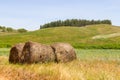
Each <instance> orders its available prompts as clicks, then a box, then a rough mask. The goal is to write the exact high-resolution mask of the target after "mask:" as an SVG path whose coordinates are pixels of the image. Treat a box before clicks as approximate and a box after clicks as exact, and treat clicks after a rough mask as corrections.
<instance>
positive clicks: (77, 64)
mask: <svg viewBox="0 0 120 80" xmlns="http://www.w3.org/2000/svg"><path fill="white" fill-rule="evenodd" d="M9 50H10V49H9V48H1V49H0V80H1V79H2V80H120V50H115V49H106V50H105V49H76V53H77V60H74V61H72V62H68V63H59V64H57V63H44V64H41V63H40V64H39V63H38V64H31V65H28V64H25V65H21V64H9V62H8V55H9Z"/></svg>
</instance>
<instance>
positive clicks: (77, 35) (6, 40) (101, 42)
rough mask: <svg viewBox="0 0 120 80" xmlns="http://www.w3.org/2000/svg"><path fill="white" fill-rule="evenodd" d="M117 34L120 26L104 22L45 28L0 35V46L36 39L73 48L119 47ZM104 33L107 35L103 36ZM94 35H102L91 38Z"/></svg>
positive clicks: (119, 40)
mask: <svg viewBox="0 0 120 80" xmlns="http://www.w3.org/2000/svg"><path fill="white" fill-rule="evenodd" d="M113 34H114V35H115V34H117V36H113ZM118 34H120V27H117V26H112V25H106V24H99V25H89V26H86V27H56V28H46V29H40V30H37V31H32V32H26V33H22V34H21V33H17V34H8V35H0V47H11V46H12V45H14V44H17V43H20V42H26V41H36V42H39V43H45V44H51V43H54V42H67V43H70V44H72V46H73V47H75V48H85V49H88V48H89V49H90V48H92V49H93V48H98V49H101V48H102V49H120V35H118ZM104 35H105V37H106V35H107V37H106V38H104V37H103V36H104ZM111 35H112V37H111ZM96 36H102V37H101V38H96V39H93V37H96ZM108 36H110V37H108Z"/></svg>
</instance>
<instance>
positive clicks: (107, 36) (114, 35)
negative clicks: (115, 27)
mask: <svg viewBox="0 0 120 80" xmlns="http://www.w3.org/2000/svg"><path fill="white" fill-rule="evenodd" d="M117 36H120V33H112V34H107V35H97V36H93V37H92V39H102V38H104V39H106V38H112V37H117Z"/></svg>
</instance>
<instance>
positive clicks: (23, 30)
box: [17, 28, 27, 33]
mask: <svg viewBox="0 0 120 80" xmlns="http://www.w3.org/2000/svg"><path fill="white" fill-rule="evenodd" d="M17 31H18V32H20V33H25V32H27V30H26V29H23V28H21V29H18V30H17Z"/></svg>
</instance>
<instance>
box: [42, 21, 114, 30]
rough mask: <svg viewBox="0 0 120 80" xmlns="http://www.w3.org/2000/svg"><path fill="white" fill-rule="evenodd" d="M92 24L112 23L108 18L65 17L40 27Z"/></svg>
mask: <svg viewBox="0 0 120 80" xmlns="http://www.w3.org/2000/svg"><path fill="white" fill-rule="evenodd" d="M93 24H112V23H111V21H110V20H85V19H67V20H64V21H62V20H58V21H53V22H50V23H47V24H44V25H41V26H40V29H42V28H50V27H59V26H76V27H81V26H86V25H93Z"/></svg>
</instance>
